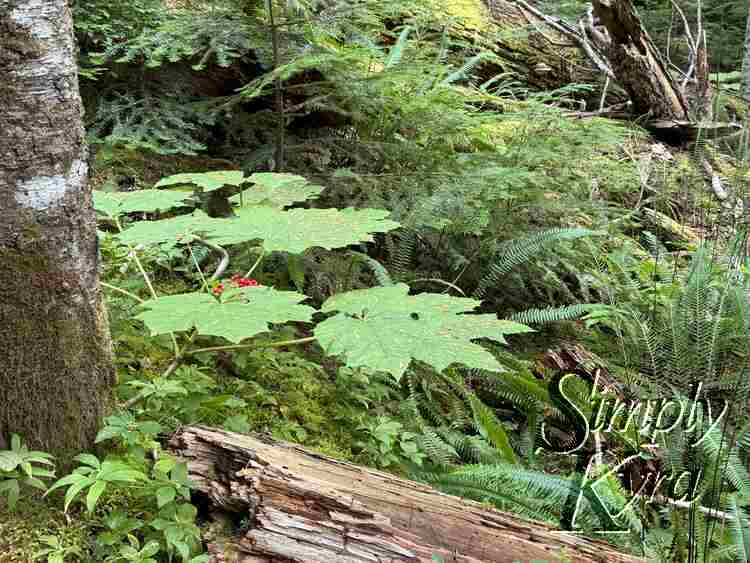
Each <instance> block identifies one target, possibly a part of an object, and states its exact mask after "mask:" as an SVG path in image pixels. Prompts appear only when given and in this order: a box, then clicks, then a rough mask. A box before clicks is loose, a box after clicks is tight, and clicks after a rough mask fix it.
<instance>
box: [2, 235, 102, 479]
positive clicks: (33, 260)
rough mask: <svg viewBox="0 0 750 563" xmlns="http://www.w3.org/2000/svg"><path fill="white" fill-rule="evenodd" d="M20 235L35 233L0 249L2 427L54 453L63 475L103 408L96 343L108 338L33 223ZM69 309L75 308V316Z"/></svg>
mask: <svg viewBox="0 0 750 563" xmlns="http://www.w3.org/2000/svg"><path fill="white" fill-rule="evenodd" d="M22 230H24V231H27V233H37V235H38V236H37V237H36V240H35V239H34V237H32V238H31V239H30V240H27V241H26V243H25V244H24V246H23V248H22V249H20V250H19V249H15V248H10V247H5V248H2V249H0V263H3V264H8V265H12V267H9V268H3V269H0V312H1V313H2V315H7V318H9V319H13V321H12V322H9V323H4V324H3V325H2V326H0V339H1V340H2V342H3V343H4V344H5V347H6V349H5V350H4V352H3V353H2V354H0V360H2V362H3V364H4V366H5V367H6V368H7V371H5V372H4V375H3V374H0V387H1V388H2V392H1V393H0V396H2V398H3V400H4V401H5V404H4V406H3V408H2V409H1V410H0V417H1V418H0V426H2V427H3V429H4V431H5V432H6V433H8V434H9V433H12V432H15V433H18V434H20V435H22V437H23V438H24V439H25V440H26V441H27V442H28V444H29V446H30V447H32V448H34V449H40V450H44V451H48V452H50V453H52V454H54V455H55V456H56V458H57V461H58V467H59V468H60V469H62V470H64V469H65V468H67V467H68V466H69V465H70V464H71V460H72V457H73V456H74V455H76V454H78V453H80V451H81V450H83V449H86V448H87V447H89V446H90V445H91V444H93V440H94V436H95V435H96V431H97V427H98V425H99V421H100V418H101V415H102V413H103V411H104V410H105V409H106V408H107V407H108V406H109V405H108V404H107V397H106V392H105V391H104V390H105V388H106V387H107V386H108V384H110V383H112V382H111V381H110V380H109V379H108V376H107V374H106V373H105V371H106V370H107V367H106V366H108V365H109V356H108V354H107V350H106V349H105V347H103V346H102V344H101V340H100V339H99V338H97V337H96V335H101V336H102V338H106V334H107V333H106V317H105V316H104V315H105V311H104V309H103V307H101V306H100V307H99V308H98V310H92V309H91V308H90V307H89V306H87V304H86V303H85V299H84V300H83V301H82V300H81V296H82V295H85V294H86V290H85V289H83V288H82V287H81V280H80V279H78V277H77V276H76V275H75V274H74V273H71V272H68V271H65V270H63V269H62V268H61V267H60V265H59V263H58V261H56V260H55V259H52V258H51V257H50V256H48V255H47V253H46V251H47V248H46V245H47V244H48V242H47V241H39V239H41V238H42V237H41V235H39V234H38V230H39V227H38V226H37V225H36V224H34V223H33V222H28V223H27V224H26V228H25V229H22ZM71 302H79V303H80V305H79V307H78V308H77V309H76V310H75V311H74V310H73V309H72V308H71V305H70V304H71ZM103 354H104V355H105V357H103ZM40 413H46V415H45V416H40Z"/></svg>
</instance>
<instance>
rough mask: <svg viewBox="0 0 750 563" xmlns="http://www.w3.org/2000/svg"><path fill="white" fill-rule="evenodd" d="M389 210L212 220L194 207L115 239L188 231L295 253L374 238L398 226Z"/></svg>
mask: <svg viewBox="0 0 750 563" xmlns="http://www.w3.org/2000/svg"><path fill="white" fill-rule="evenodd" d="M388 214H389V212H388V211H383V210H379V209H360V210H357V209H351V208H349V209H343V210H339V209H291V210H289V211H283V210H281V209H274V208H271V207H245V208H242V209H240V210H238V213H237V216H236V217H231V218H228V219H217V218H212V217H209V216H208V215H206V214H205V213H203V212H202V211H199V210H196V211H194V212H193V213H192V214H190V215H182V216H180V217H174V218H172V219H162V220H160V221H141V222H139V223H136V224H135V225H133V226H132V227H130V228H129V229H127V230H126V231H125V232H124V233H122V234H120V235H118V239H119V240H120V241H121V242H123V243H125V244H130V245H133V246H135V245H138V244H144V245H148V244H159V243H164V242H178V241H179V240H181V239H182V240H185V239H187V238H189V237H190V236H192V235H201V236H205V237H206V238H210V239H211V240H212V241H213V242H215V243H217V244H221V245H231V244H239V243H242V242H249V241H253V240H257V241H262V242H263V248H264V249H265V250H266V251H267V252H272V251H285V252H290V253H292V254H298V253H301V252H303V251H304V250H306V249H308V248H311V247H316V246H319V247H322V248H326V249H329V250H330V249H332V248H340V247H342V246H348V245H350V244H355V243H358V242H362V241H372V240H373V238H372V234H371V233H378V232H385V231H390V230H392V229H395V228H397V227H398V226H399V224H398V223H396V222H395V221H391V220H388V219H387V218H386V217H387V216H388Z"/></svg>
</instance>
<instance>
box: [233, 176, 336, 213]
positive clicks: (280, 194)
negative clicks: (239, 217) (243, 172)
mask: <svg viewBox="0 0 750 563" xmlns="http://www.w3.org/2000/svg"><path fill="white" fill-rule="evenodd" d="M249 181H250V182H251V183H252V184H253V186H252V187H250V188H248V189H246V190H244V191H243V192H242V193H241V194H237V195H234V196H232V197H230V198H229V200H230V201H232V202H234V203H239V204H241V205H242V206H243V207H249V206H257V205H265V206H267V207H276V208H279V209H281V208H282V207H286V206H287V205H291V204H292V203H296V202H298V201H305V200H308V199H312V198H315V197H317V196H319V195H320V193H321V192H322V191H323V190H324V189H325V188H324V187H323V186H315V185H312V184H309V183H308V182H307V180H306V179H305V178H303V177H302V176H297V175H296V174H276V173H272V172H258V173H256V174H253V175H252V176H250V178H249Z"/></svg>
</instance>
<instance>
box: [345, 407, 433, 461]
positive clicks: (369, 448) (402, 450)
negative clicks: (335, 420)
mask: <svg viewBox="0 0 750 563" xmlns="http://www.w3.org/2000/svg"><path fill="white" fill-rule="evenodd" d="M360 430H361V431H362V432H364V433H365V434H366V435H367V436H368V438H369V439H368V440H366V441H361V442H359V444H358V445H359V446H360V447H361V448H362V449H363V451H364V452H365V453H366V454H367V455H368V456H369V457H370V458H371V459H373V460H374V461H375V463H376V464H377V465H379V466H381V467H391V466H393V465H399V464H401V463H403V461H404V460H406V461H410V462H411V463H413V464H415V465H422V460H423V459H424V458H425V457H426V454H425V453H424V452H423V451H422V450H421V449H420V447H419V443H418V442H417V440H416V438H417V435H416V434H415V433H414V432H407V431H404V425H403V424H401V423H400V422H398V421H397V420H393V419H392V418H390V417H387V416H379V417H378V418H377V419H375V420H373V421H370V422H368V423H366V424H364V425H362V426H361V427H360Z"/></svg>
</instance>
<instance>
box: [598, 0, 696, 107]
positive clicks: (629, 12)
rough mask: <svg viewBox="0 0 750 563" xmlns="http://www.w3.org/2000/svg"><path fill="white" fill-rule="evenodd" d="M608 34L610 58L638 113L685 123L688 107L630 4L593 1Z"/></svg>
mask: <svg viewBox="0 0 750 563" xmlns="http://www.w3.org/2000/svg"><path fill="white" fill-rule="evenodd" d="M593 6H594V13H595V14H596V16H597V17H598V18H599V21H600V22H601V23H602V24H603V25H604V27H605V28H606V30H607V32H608V42H607V44H605V45H600V47H601V48H603V49H606V52H607V58H608V59H609V63H610V64H611V65H612V70H613V71H614V73H615V76H617V80H618V82H620V84H621V85H622V86H623V87H624V88H625V90H626V91H627V92H628V94H630V99H631V101H632V102H633V106H634V108H635V110H636V112H638V113H640V114H650V116H651V118H653V119H667V120H677V121H683V120H687V119H688V106H687V103H686V101H685V98H684V95H683V93H682V91H681V90H680V88H679V86H678V84H677V82H676V81H675V79H674V78H673V77H672V76H671V75H670V74H669V72H668V71H667V68H666V65H665V64H664V61H663V60H662V57H661V55H660V53H659V51H658V50H657V49H656V47H655V46H654V43H653V41H652V40H651V38H650V37H649V35H648V33H647V32H646V30H645V28H644V27H643V24H642V23H641V20H640V18H639V17H638V14H637V13H636V11H635V8H634V7H633V4H632V3H631V1H630V0H593Z"/></svg>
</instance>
